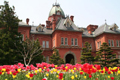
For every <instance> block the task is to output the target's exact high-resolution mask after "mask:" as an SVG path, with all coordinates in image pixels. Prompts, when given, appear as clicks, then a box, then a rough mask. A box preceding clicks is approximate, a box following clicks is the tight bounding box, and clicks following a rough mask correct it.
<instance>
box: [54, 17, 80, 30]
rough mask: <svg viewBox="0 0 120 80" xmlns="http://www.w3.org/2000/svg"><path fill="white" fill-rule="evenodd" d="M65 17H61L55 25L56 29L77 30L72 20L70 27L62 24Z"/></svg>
mask: <svg viewBox="0 0 120 80" xmlns="http://www.w3.org/2000/svg"><path fill="white" fill-rule="evenodd" d="M65 21H66V19H64V18H61V19H60V21H59V22H58V24H57V26H56V30H68V31H79V29H78V27H77V26H76V25H75V24H74V23H73V22H72V21H71V22H72V23H71V26H70V27H66V26H65V25H64V23H65Z"/></svg>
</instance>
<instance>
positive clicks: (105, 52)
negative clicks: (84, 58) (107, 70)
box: [95, 42, 118, 67]
mask: <svg viewBox="0 0 120 80" xmlns="http://www.w3.org/2000/svg"><path fill="white" fill-rule="evenodd" d="M112 52H113V51H112V50H111V48H110V47H109V46H108V45H107V43H105V42H104V43H103V44H102V45H101V47H100V49H99V51H98V52H97V53H96V55H97V56H96V57H95V59H96V60H97V61H98V62H97V63H98V64H100V65H101V66H103V67H104V66H106V67H113V66H116V65H117V63H118V59H117V58H116V54H113V53H112Z"/></svg>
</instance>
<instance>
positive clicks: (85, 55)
mask: <svg viewBox="0 0 120 80" xmlns="http://www.w3.org/2000/svg"><path fill="white" fill-rule="evenodd" d="M80 59H81V63H82V64H84V63H90V64H91V63H93V61H94V57H93V55H92V51H91V46H90V44H89V43H88V42H85V47H84V48H82V53H81V57H80Z"/></svg>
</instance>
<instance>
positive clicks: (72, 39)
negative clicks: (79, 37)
mask: <svg viewBox="0 0 120 80" xmlns="http://www.w3.org/2000/svg"><path fill="white" fill-rule="evenodd" d="M71 45H72V46H74V38H71Z"/></svg>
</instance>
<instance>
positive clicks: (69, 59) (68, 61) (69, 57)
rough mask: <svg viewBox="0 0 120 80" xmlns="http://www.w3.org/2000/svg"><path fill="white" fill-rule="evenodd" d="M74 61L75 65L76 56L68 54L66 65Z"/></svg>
mask: <svg viewBox="0 0 120 80" xmlns="http://www.w3.org/2000/svg"><path fill="white" fill-rule="evenodd" d="M72 59H73V61H74V63H75V60H74V56H73V55H72V54H67V55H66V57H65V61H66V63H70V62H71V60H72Z"/></svg>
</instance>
